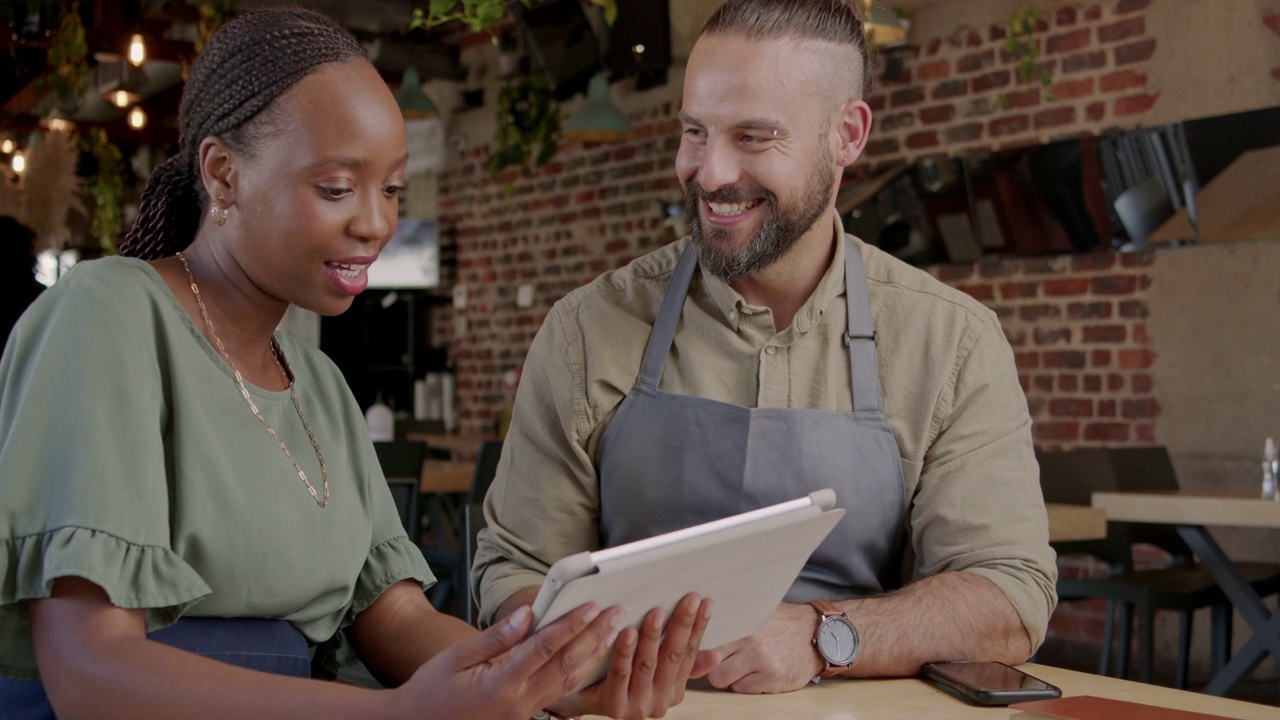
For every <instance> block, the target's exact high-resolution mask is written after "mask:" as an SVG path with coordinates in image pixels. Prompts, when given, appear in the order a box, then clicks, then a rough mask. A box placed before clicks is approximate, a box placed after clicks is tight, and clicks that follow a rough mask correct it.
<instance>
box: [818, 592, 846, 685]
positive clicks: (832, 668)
mask: <svg viewBox="0 0 1280 720" xmlns="http://www.w3.org/2000/svg"><path fill="white" fill-rule="evenodd" d="M809 604H810V605H812V606H813V609H814V610H817V611H818V614H819V615H820V616H822V619H821V620H820V621H819V623H818V632H822V623H824V622H826V621H827V618H833V617H842V618H845V619H846V620H847V619H848V617H849V616H848V615H847V614H845V612H844V611H843V610H841V609H840V608H838V607H836V606H835V605H833V604H831V603H829V602H827V601H826V600H810V601H809ZM813 646H814V649H816V650H817V651H818V657H820V658H822V661H823V662H824V663H826V664H827V667H826V668H825V669H823V671H822V672H820V673H818V674H817V676H816V677H815V678H814V680H818V679H821V678H829V677H834V676H836V675H839V674H840V671H842V670H844V669H845V668H846V667H848V666H847V665H832V664H831V661H830V660H828V659H827V656H826V655H823V654H822V649H821V647H820V646H819V645H818V636H817V635H816V634H815V635H814V636H813Z"/></svg>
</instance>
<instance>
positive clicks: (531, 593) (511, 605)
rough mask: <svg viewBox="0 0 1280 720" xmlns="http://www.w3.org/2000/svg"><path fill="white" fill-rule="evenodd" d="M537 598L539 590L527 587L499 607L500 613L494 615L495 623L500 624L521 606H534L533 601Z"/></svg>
mask: <svg viewBox="0 0 1280 720" xmlns="http://www.w3.org/2000/svg"><path fill="white" fill-rule="evenodd" d="M537 598H538V588H536V587H527V588H525V589H523V590H519V591H517V592H516V594H514V595H512V596H511V597H509V598H507V599H506V600H504V601H503V602H502V604H501V605H499V606H498V611H497V612H495V613H494V614H493V622H494V623H495V624H496V623H498V622H500V621H501V620H502V618H504V617H506V616H508V615H510V614H511V613H513V612H515V611H516V608H518V607H520V606H521V605H533V601H534V600H536V599H537Z"/></svg>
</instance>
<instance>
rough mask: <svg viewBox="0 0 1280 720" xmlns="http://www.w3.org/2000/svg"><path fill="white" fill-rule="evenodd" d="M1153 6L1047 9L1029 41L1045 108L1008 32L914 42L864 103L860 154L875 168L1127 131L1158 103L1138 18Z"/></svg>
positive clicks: (1000, 26)
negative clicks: (1046, 78) (868, 134)
mask: <svg viewBox="0 0 1280 720" xmlns="http://www.w3.org/2000/svg"><path fill="white" fill-rule="evenodd" d="M1150 4H1151V0H1117V1H1114V2H1108V3H1086V4H1078V5H1069V6H1066V7H1061V6H1052V5H1051V6H1048V7H1046V8H1044V9H1043V10H1042V12H1041V18H1042V19H1041V21H1040V22H1039V24H1038V28H1037V32H1036V33H1035V35H1034V37H1033V42H1035V44H1036V45H1037V46H1038V47H1039V48H1040V50H1041V53H1042V54H1041V57H1040V62H1039V67H1040V68H1041V69H1042V70H1047V71H1048V72H1050V73H1051V74H1052V78H1053V82H1052V85H1051V88H1050V90H1051V93H1052V96H1053V99H1052V100H1051V99H1050V98H1049V97H1048V95H1049V93H1047V92H1046V91H1045V89H1044V88H1042V87H1041V84H1040V82H1039V80H1038V79H1035V80H1033V81H1031V82H1026V81H1023V80H1022V79H1021V78H1020V77H1019V75H1018V70H1017V60H1016V58H1014V57H1012V56H1011V55H1009V53H1007V52H1006V51H1005V50H1004V44H1005V42H1006V40H1007V38H1008V27H1007V24H1006V23H1004V22H998V23H993V24H991V25H989V26H986V27H971V26H969V25H967V24H966V25H962V26H960V27H957V28H955V29H954V31H952V32H951V33H950V34H948V35H946V36H945V37H933V38H928V39H924V40H922V41H919V47H917V48H916V49H915V50H913V51H911V52H910V54H909V55H908V57H907V60H906V63H905V68H904V70H903V72H902V75H901V76H900V77H899V78H898V79H896V80H894V81H887V80H885V81H881V82H880V83H879V84H878V87H877V88H876V89H875V90H874V91H873V92H872V93H871V94H870V95H868V97H867V102H868V104H870V105H871V109H872V111H873V113H875V116H876V124H875V129H874V130H873V133H872V138H871V141H870V143H869V144H868V145H867V150H866V156H867V157H868V158H870V159H871V161H872V163H873V164H881V163H884V162H887V161H890V160H899V159H904V158H907V159H909V158H914V157H920V156H924V155H930V154H936V153H938V152H947V153H952V154H954V153H956V152H961V151H966V150H998V149H1004V148H1012V147H1020V146H1024V145H1030V144H1038V143H1042V142H1046V141H1048V140H1052V139H1055V138H1062V137H1069V136H1078V135H1080V134H1082V133H1086V132H1095V133H1096V132H1098V131H1100V130H1103V129H1106V128H1112V127H1133V126H1136V125H1138V124H1140V123H1141V122H1142V119H1143V116H1144V114H1146V113H1147V111H1149V110H1151V109H1152V108H1153V106H1155V104H1156V103H1157V102H1159V100H1160V96H1161V93H1160V92H1159V91H1157V90H1154V89H1151V88H1149V87H1148V65H1149V64H1150V63H1151V61H1152V58H1153V56H1154V55H1155V54H1156V50H1157V47H1158V40H1157V39H1156V38H1155V37H1152V36H1151V35H1150V34H1149V33H1148V28H1147V22H1146V18H1145V17H1144V11H1146V10H1147V8H1148V6H1149V5H1150Z"/></svg>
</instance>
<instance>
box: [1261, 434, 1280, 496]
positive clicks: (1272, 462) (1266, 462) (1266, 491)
mask: <svg viewBox="0 0 1280 720" xmlns="http://www.w3.org/2000/svg"><path fill="white" fill-rule="evenodd" d="M1278 474H1280V455H1277V452H1276V440H1275V438H1267V443H1266V445H1265V446H1264V447H1263V450H1262V497H1263V498H1266V499H1267V500H1280V488H1277V486H1276V475H1278Z"/></svg>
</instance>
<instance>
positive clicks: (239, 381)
mask: <svg viewBox="0 0 1280 720" xmlns="http://www.w3.org/2000/svg"><path fill="white" fill-rule="evenodd" d="M178 259H179V260H181V261H182V269H183V270H185V271H186V272H187V282H189V283H190V284H191V294H192V295H195V296H196V306H197V307H199V308H200V317H202V318H204V326H205V327H207V328H209V335H210V336H211V337H212V338H213V342H214V344H215V345H217V346H218V352H220V353H222V359H224V360H226V361H227V365H229V366H231V372H233V373H235V376H236V385H239V386H240V396H241V397H243V398H244V401H245V402H246V403H248V405H249V409H250V410H252V411H253V416H254V417H256V418H258V422H260V423H262V427H264V428H266V429H267V432H269V433H271V437H272V438H274V439H275V441H276V443H277V444H278V445H280V449H281V450H283V451H284V456H285V457H287V458H289V462H290V463H292V464H293V469H294V470H297V471H298V477H299V478H302V484H303V485H306V486H307V492H309V493H311V499H313V500H315V501H316V504H317V505H319V506H320V507H324V506H326V505H328V504H329V468H328V467H327V466H326V465H325V463H324V454H322V453H321V452H320V444H319V443H317V442H316V436H315V433H313V432H311V426H310V425H309V424H307V417H306V416H305V415H303V414H302V406H301V405H299V404H298V393H297V391H296V390H294V387H293V386H294V383H293V381H292V380H290V379H289V375H288V374H287V373H285V371H284V363H283V362H281V361H280V352H279V350H277V348H276V341H275V339H274V338H273V339H272V340H271V357H273V358H275V361H276V369H278V370H279V371H280V377H281V378H283V379H284V382H285V385H287V386H288V387H289V397H290V398H291V399H292V400H293V409H294V410H296V411H297V412H298V419H299V420H301V421H302V427H303V428H304V429H306V431H307V437H308V438H310V439H311V447H313V448H315V451H316V459H317V460H319V461H320V475H321V477H322V478H323V480H324V482H323V485H324V497H323V498H321V497H320V496H319V495H318V494H317V493H316V489H315V487H313V486H312V485H311V482H310V481H309V480H307V474H306V473H305V472H303V471H302V468H301V467H300V466H299V465H298V461H297V460H294V459H293V453H291V452H289V448H287V447H285V444H284V440H281V439H280V436H279V435H278V434H276V430H275V428H273V427H271V424H270V423H268V422H267V419H266V418H265V417H263V416H262V412H261V411H260V410H258V406H257V405H255V404H254V403H253V398H252V397H251V396H250V395H249V389H248V388H246V387H245V385H244V378H243V377H241V376H240V371H239V370H237V369H236V366H235V363H233V362H231V355H229V354H228V353H227V348H226V347H225V346H224V345H223V344H222V340H221V339H219V338H218V333H216V332H214V331H213V322H212V321H211V320H209V313H208V311H206V310H205V309H204V301H203V300H201V299H200V287H199V286H197V285H196V278H195V276H194V275H192V274H191V266H190V265H188V264H187V257H186V255H183V254H182V253H178Z"/></svg>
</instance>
